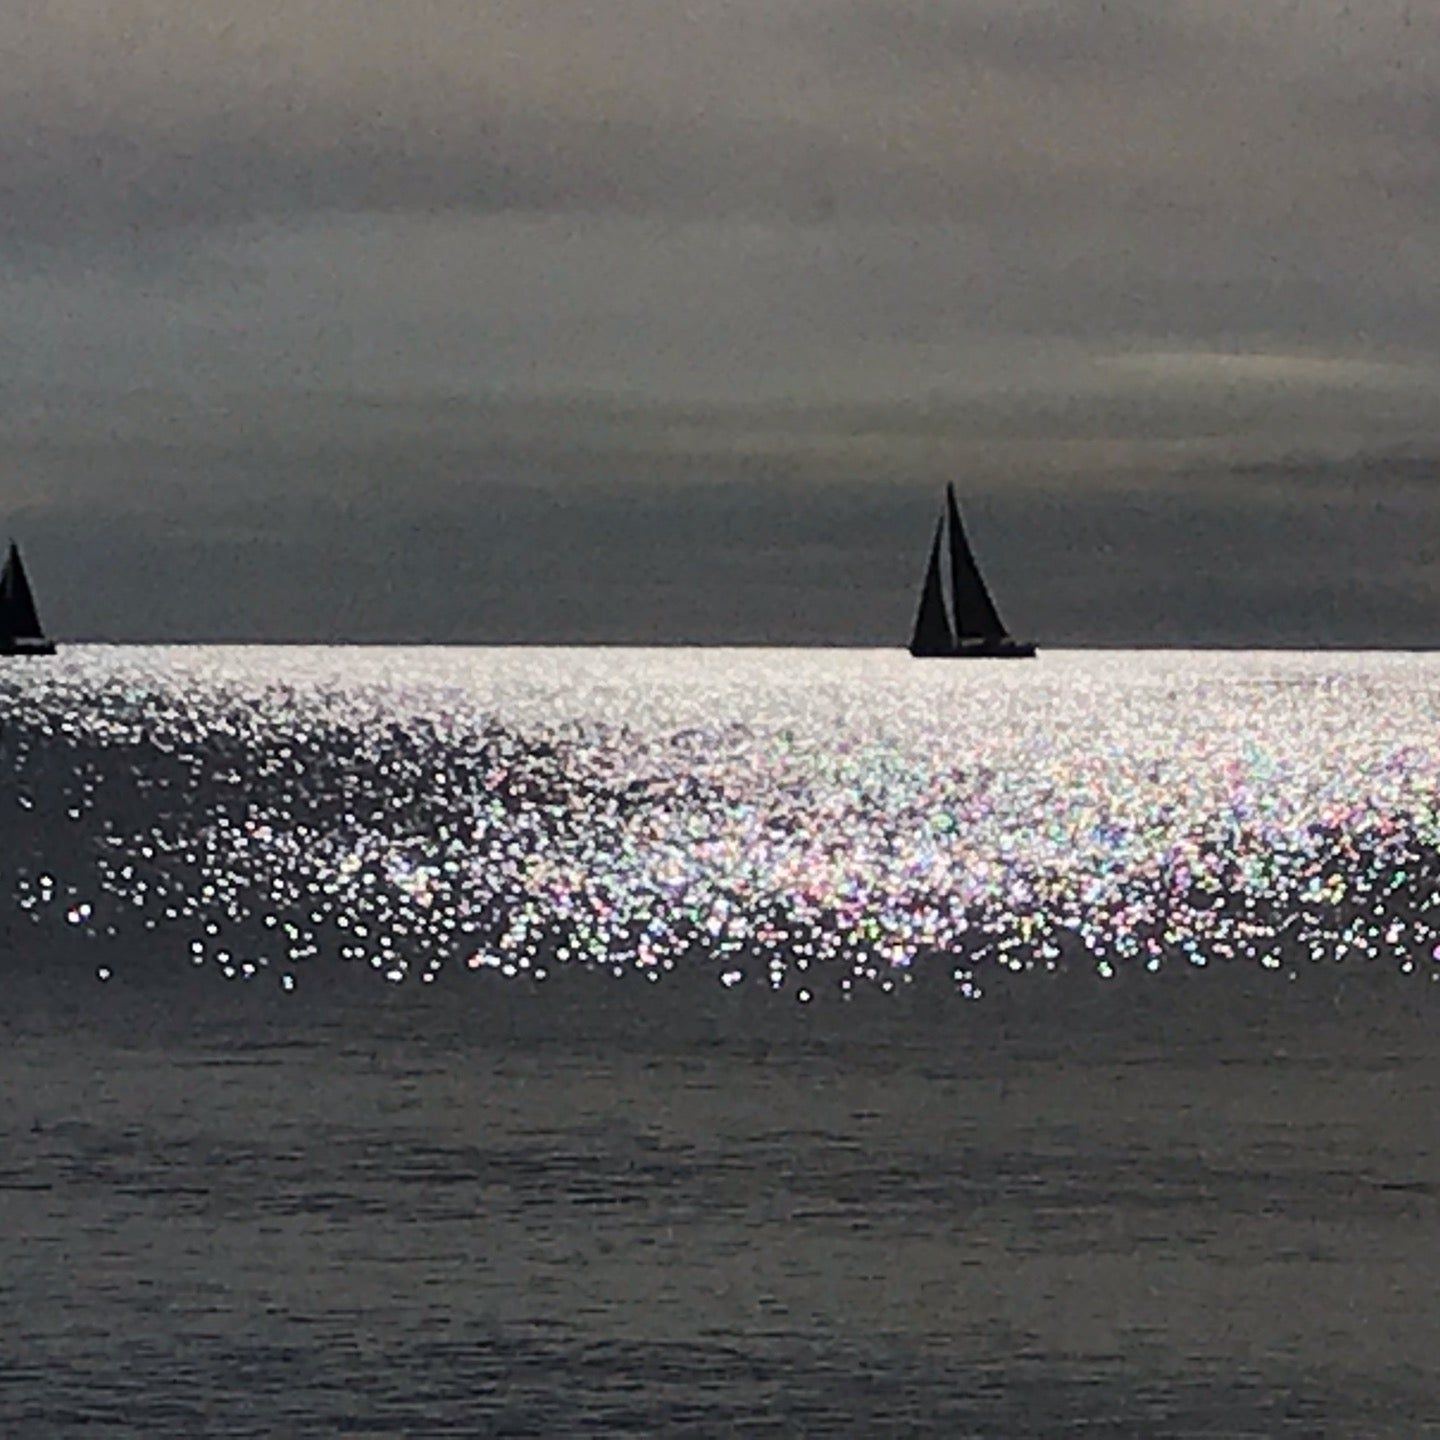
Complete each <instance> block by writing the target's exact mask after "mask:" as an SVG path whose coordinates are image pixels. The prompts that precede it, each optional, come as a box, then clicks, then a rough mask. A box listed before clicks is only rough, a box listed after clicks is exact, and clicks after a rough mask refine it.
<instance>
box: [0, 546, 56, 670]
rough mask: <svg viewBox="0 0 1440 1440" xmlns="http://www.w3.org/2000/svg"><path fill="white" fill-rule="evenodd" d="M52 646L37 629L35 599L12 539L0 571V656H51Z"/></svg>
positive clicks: (37, 620) (37, 616) (17, 548)
mask: <svg viewBox="0 0 1440 1440" xmlns="http://www.w3.org/2000/svg"><path fill="white" fill-rule="evenodd" d="M54 653H55V646H54V645H53V644H52V643H51V642H50V641H49V640H47V639H46V638H45V632H44V631H43V630H42V629H41V628H40V616H39V613H38V612H37V611H36V609H35V596H34V595H33V594H32V593H31V591H30V581H29V580H28V579H27V578H26V575H25V566H24V564H23V563H22V562H21V560H20V549H19V547H18V546H17V545H16V544H15V542H14V541H13V540H12V541H11V542H10V553H9V555H7V556H6V557H5V568H4V570H0V655H53V654H54Z"/></svg>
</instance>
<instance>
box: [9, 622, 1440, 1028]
mask: <svg viewBox="0 0 1440 1440" xmlns="http://www.w3.org/2000/svg"><path fill="white" fill-rule="evenodd" d="M0 704H3V707H4V713H5V715H6V719H7V723H6V726H5V729H4V734H3V738H0V775H3V777H4V780H5V789H4V791H3V792H0V804H3V807H4V812H5V814H4V821H3V823H4V827H5V829H4V839H5V842H6V850H5V859H4V861H3V862H0V865H3V868H0V881H3V883H4V886H5V894H6V895H7V896H10V897H13V901H14V903H15V904H16V905H17V906H18V907H19V909H20V911H21V912H22V913H24V914H26V915H28V916H29V917H30V918H31V919H33V920H35V921H36V922H37V923H41V924H44V923H47V922H53V921H54V920H56V919H58V921H59V923H60V924H61V925H62V926H63V927H64V928H66V929H67V930H69V931H71V932H73V933H79V934H83V935H86V936H90V937H94V938H95V939H96V940H99V941H103V940H105V939H107V938H109V939H114V938H116V937H118V936H120V935H122V934H130V933H132V932H134V931H135V930H136V929H137V928H139V929H141V930H143V931H153V932H155V935H154V937H153V939H154V943H153V944H152V945H151V946H150V950H151V952H152V953H171V954H173V955H175V956H176V957H177V958H178V959H179V960H180V961H181V962H182V963H183V961H184V959H186V958H188V959H189V960H190V961H192V962H193V963H194V964H195V965H197V966H204V967H209V968H211V969H213V970H214V971H215V972H217V973H218V974H221V975H223V976H224V977H225V978H227V979H232V980H237V981H241V982H244V981H253V980H257V979H261V978H264V977H267V976H268V977H270V983H272V984H278V985H280V986H281V987H282V988H283V989H284V990H286V991H291V990H294V989H296V988H297V982H299V981H301V980H303V976H304V974H305V971H306V968H307V967H310V966H314V965H316V964H317V963H320V962H322V961H325V960H328V959H330V958H331V957H338V959H339V960H340V961H341V962H344V963H346V964H348V965H349V966H350V967H352V969H353V970H355V971H356V972H357V973H364V974H366V975H368V976H370V977H371V978H372V979H374V980H376V981H379V982H382V983H388V984H391V985H402V984H406V983H409V982H412V981H421V980H423V981H432V980H433V979H434V977H435V975H436V974H437V973H439V971H440V970H441V969H442V967H444V966H446V965H447V964H451V963H456V962H458V963H459V964H460V965H461V966H462V967H463V969H464V970H466V971H471V972H476V973H477V974H480V975H483V976H493V977H498V978H499V979H501V980H504V981H508V982H513V983H520V984H526V985H534V984H537V983H543V982H544V980H545V979H546V978H547V977H548V976H549V975H550V974H551V973H552V972H554V971H557V970H562V969H565V968H566V967H584V968H588V969H593V970H602V971H608V972H609V973H612V974H614V975H616V976H618V977H624V976H627V975H634V974H643V975H645V976H647V977H648V978H649V979H650V980H652V981H655V982H658V981H661V980H663V979H664V978H666V977H668V976H670V975H672V974H673V973H675V972H676V970H677V969H680V968H683V969H684V970H685V971H686V972H687V973H693V972H694V971H695V970H696V969H697V968H703V969H704V970H705V971H706V972H707V973H709V974H710V976H711V978H712V979H713V981H714V982H715V983H717V984H719V985H722V986H725V987H726V988H731V987H735V986H739V985H742V984H744V985H759V986H761V987H763V988H765V989H768V990H772V991H775V992H783V993H784V994H785V995H786V996H787V997H788V998H790V999H792V1000H798V1001H800V1002H802V1003H808V1002H809V1001H810V1000H811V999H812V998H813V999H819V998H820V997H821V996H822V995H826V994H828V995H832V996H848V995H851V994H853V993H855V991H856V990H857V988H870V989H878V990H880V991H881V992H886V993H889V992H893V991H895V990H896V989H897V988H898V987H901V986H903V985H906V984H908V983H910V982H911V980H912V979H913V978H914V976H915V975H916V974H917V973H921V972H922V971H923V972H925V973H940V974H943V975H944V976H945V977H946V980H947V983H948V984H949V986H950V987H951V988H952V989H953V990H954V991H955V992H956V993H957V994H959V995H961V996H963V997H964V998H967V999H978V998H980V997H981V996H982V995H983V994H984V991H985V973H984V972H985V970H986V968H987V967H988V968H991V969H1004V970H1006V971H1008V972H1010V973H1012V974H1013V973H1021V974H1023V973H1024V972H1026V971H1033V970H1037V969H1038V970H1042V971H1053V970H1055V969H1057V968H1061V967H1069V968H1073V967H1075V966H1076V965H1083V966H1085V967H1087V968H1088V969H1090V970H1092V971H1093V972H1094V973H1095V974H1096V975H1097V976H1098V977H1100V978H1101V979H1102V980H1104V979H1112V978H1114V977H1115V976H1116V975H1117V974H1118V973H1119V972H1120V971H1121V970H1122V969H1128V970H1131V971H1134V972H1135V973H1137V974H1155V973H1157V972H1159V971H1161V970H1163V969H1164V968H1165V967H1168V966H1173V965H1175V964H1184V965H1189V966H1192V967H1204V966H1206V965H1212V964H1215V963H1241V964H1246V965H1253V966H1255V967H1257V968H1258V969H1260V970H1262V971H1278V970H1292V969H1293V967H1294V966H1296V965H1297V964H1299V963H1301V962H1306V961H1309V962H1314V961H1334V960H1339V961H1344V962H1348V963H1352V964H1353V963H1373V962H1385V963H1386V964H1389V965H1392V966H1393V967H1394V969H1395V971H1396V973H1397V974H1403V975H1412V974H1419V975H1428V976H1430V977H1431V978H1434V976H1435V974H1436V973H1437V971H1440V965H1437V962H1440V925H1437V923H1436V920H1435V907H1436V903H1437V900H1436V893H1435V877H1436V875H1437V873H1440V861H1437V848H1440V814H1437V796H1440V784H1437V779H1440V746H1437V743H1436V736H1437V733H1440V732H1437V731H1436V716H1437V713H1440V662H1437V661H1433V660H1430V659H1428V658H1425V657H1414V656H1391V657H1383V656H1382V657H1377V656H1348V657H1347V656H1339V657H1336V656H1303V655H1302V656H1283V657H1282V656H1235V655H1231V656H1201V655H1191V656H1184V655H1151V656H1139V655H1083V654H1068V655H1052V656H1047V657H1042V659H1041V660H1040V661H1039V662H1037V663H1036V664H1034V665H1028V666H1027V665H1005V664H1002V663H982V664H974V665H955V664H952V665H944V664H938V663H931V664H928V665H927V664H917V663H915V662H912V661H910V660H909V659H908V657H905V656H903V655H900V654H890V653H883V654H882V653H874V652H869V653H866V652H858V653H840V654H825V653H795V652H790V653H786V652H763V651H761V652H714V651H710V652H639V651H629V652H626V651H585V652H577V651H407V652H400V651H384V650H365V651H338V650H330V651H326V650H301V649H295V650H248V651H247V650H237V649H227V650H221V649H216V650H210V649H190V650H107V649H105V648H103V647H91V648H79V649H75V650H72V651H70V652H69V653H68V654H66V655H64V656H62V657H61V659H60V660H59V661H56V662H52V663H49V664H45V665H40V664H26V663H23V662H9V663H8V664H3V665H0ZM122 971H123V966H122V963H121V962H120V961H118V960H116V959H114V958H112V954H111V952H107V954H106V965H105V966H104V967H102V968H101V969H100V970H99V971H98V972H97V973H98V974H99V975H100V976H101V978H107V977H109V976H111V975H116V976H118V975H119V974H120V973H122ZM301 988H303V986H301Z"/></svg>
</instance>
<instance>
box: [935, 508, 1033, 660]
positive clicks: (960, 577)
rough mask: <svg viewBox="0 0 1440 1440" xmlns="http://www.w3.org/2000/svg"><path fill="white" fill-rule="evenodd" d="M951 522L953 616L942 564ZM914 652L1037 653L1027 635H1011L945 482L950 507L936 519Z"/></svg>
mask: <svg viewBox="0 0 1440 1440" xmlns="http://www.w3.org/2000/svg"><path fill="white" fill-rule="evenodd" d="M947 522H948V529H949V536H948V538H949V550H950V596H951V604H952V605H953V607H954V612H953V613H954V618H953V620H952V618H951V614H950V613H949V612H948V611H947V609H946V605H945V588H944V583H943V581H942V580H941V565H940V554H941V545H942V541H943V540H944V539H945V538H946V534H945V532H946V528H947ZM910 653H911V654H912V655H914V656H916V657H917V658H942V657H943V658H946V659H962V658H966V657H970V656H973V657H975V658H977V659H978V658H984V659H990V660H1020V659H1024V658H1027V657H1029V656H1031V655H1033V654H1034V653H1035V647H1034V645H1032V644H1030V643H1029V642H1028V641H1024V640H1015V639H1012V638H1011V636H1010V635H1009V634H1008V633H1007V631H1006V629H1005V625H1004V623H1003V622H1002V621H1001V619H1000V612H999V611H998V610H996V608H995V602H994V601H993V600H992V599H991V598H990V592H989V591H988V590H987V589H986V588H985V581H984V580H983V579H981V577H980V569H979V566H977V565H976V564H975V557H974V555H972V554H971V553H970V545H969V542H968V541H967V540H966V539H965V527H964V526H963V525H961V523H960V508H959V506H957V505H956V503H955V487H954V486H953V485H947V486H946V487H945V509H944V510H943V511H942V512H941V515H940V518H939V520H937V521H936V522H935V538H934V540H932V541H931V543H930V563H929V565H928V566H927V567H926V570H925V584H924V586H923V587H922V588H921V591H920V608H919V610H918V611H917V612H916V615H915V633H914V634H913V635H912V636H911V637H910Z"/></svg>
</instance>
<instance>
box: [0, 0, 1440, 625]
mask: <svg viewBox="0 0 1440 1440" xmlns="http://www.w3.org/2000/svg"><path fill="white" fill-rule="evenodd" d="M0 53H4V54H5V56H6V57H7V58H6V64H5V65H4V67H0V324H3V334H4V338H5V343H4V344H3V346H0V524H5V525H7V526H8V529H9V530H10V531H11V532H12V533H14V534H15V535H16V536H17V538H19V539H20V541H21V543H22V546H23V548H24V550H25V553H26V557H27V562H28V565H29V568H30V571H31V575H32V579H33V580H34V583H35V586H36V589H37V593H38V597H39V600H40V603H41V610H42V614H43V615H44V617H45V619H46V621H47V624H48V627H49V628H50V629H51V630H52V631H53V632H54V633H55V634H56V635H57V636H59V637H61V638H67V637H68V638H74V639H115V640H205V639H215V640H230V639H233V640H239V639H254V640H346V641H396V642H398V641H405V642H409V641H425V640H434V641H444V642H475V643H501V642H529V643H533V642H539V643H556V644H564V643H580V642H606V643H744V644H751V643H775V644H875V645H887V644H901V643H903V642H904V640H905V639H906V638H907V637H908V632H909V627H910V623H911V619H912V616H913V612H914V607H915V601H916V595H917V592H918V586H919V580H920V572H921V570H922V568H923V562H924V558H925V552H926V549H927V547H928V542H929V536H930V530H931V527H932V525H933V523H934V517H935V514H936V513H937V508H938V504H939V500H940V494H941V490H942V487H943V485H944V483H945V482H946V481H950V480H953V481H954V482H955V483H956V486H957V490H958V491H959V493H960V496H961V500H962V506H963V508H964V510H965V514H966V517H967V522H968V524H969V527H970V530H971V534H972V539H973V541H974V544H975V547H976V549H977V551H978V553H979V556H980V559H981V562H982V565H983V566H984V568H985V571H986V573H987V575H988V577H989V580H990V582H991V588H992V589H993V590H994V592H995V594H996V597H997V599H998V601H999V603H1000V607H1001V610H1002V613H1003V614H1004V615H1005V617H1006V619H1007V621H1008V622H1009V624H1010V627H1011V629H1012V630H1014V631H1015V632H1017V633H1023V634H1025V635H1027V636H1034V637H1036V638H1038V639H1040V640H1041V641H1042V642H1043V643H1050V644H1107V645H1129V644H1145V645H1149V644H1170V645H1191V644H1193V645H1212V644H1221V645H1236V644H1250V645H1270V644H1273V645H1313V644H1325V645H1330V644H1334V645H1406V646H1409V645H1429V644H1433V643H1435V642H1436V641H1437V639H1440V554H1437V542H1436V539H1435V537H1436V536H1437V534H1440V404H1437V400H1440V12H1437V11H1436V10H1435V8H1434V7H1433V6H1432V5H1429V4H1425V3H1422V0H1413V3H1404V0H1353V3H1341V0H1164V3H1160V0H1048V3H1042V0H687V3H683V4H682V3H674V4H666V3H661V0H591V3H578V0H545V3H544V4H536V3H535V0H516V3H510V0H485V3H482V0H405V3H404V4H396V3H394V0H246V3H245V4H244V5H235V4H233V3H231V4H219V3H214V0H187V3H185V4H184V5H176V4H174V3H173V0H156V3H150V0H104V3H101V0H75V3H73V4H65V5H57V4H55V3H54V0H8V3H7V4H6V5H5V6H4V7H3V8H0Z"/></svg>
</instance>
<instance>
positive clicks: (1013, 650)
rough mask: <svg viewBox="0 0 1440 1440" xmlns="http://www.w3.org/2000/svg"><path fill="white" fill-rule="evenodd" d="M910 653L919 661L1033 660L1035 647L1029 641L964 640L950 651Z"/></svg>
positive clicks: (914, 649) (915, 650)
mask: <svg viewBox="0 0 1440 1440" xmlns="http://www.w3.org/2000/svg"><path fill="white" fill-rule="evenodd" d="M910 653H911V655H913V656H914V657H915V659H917V660H1031V659H1033V658H1034V656H1035V646H1034V645H1033V644H1031V642H1030V641H1028V640H1011V639H1008V638H1007V639H1004V640H974V641H965V640H962V641H961V642H960V643H959V644H958V645H956V646H955V647H954V648H953V649H949V650H917V649H916V648H915V647H914V646H913V645H912V646H911V647H910Z"/></svg>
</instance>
